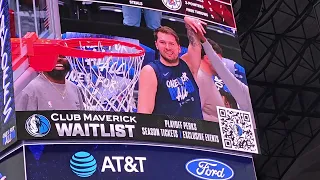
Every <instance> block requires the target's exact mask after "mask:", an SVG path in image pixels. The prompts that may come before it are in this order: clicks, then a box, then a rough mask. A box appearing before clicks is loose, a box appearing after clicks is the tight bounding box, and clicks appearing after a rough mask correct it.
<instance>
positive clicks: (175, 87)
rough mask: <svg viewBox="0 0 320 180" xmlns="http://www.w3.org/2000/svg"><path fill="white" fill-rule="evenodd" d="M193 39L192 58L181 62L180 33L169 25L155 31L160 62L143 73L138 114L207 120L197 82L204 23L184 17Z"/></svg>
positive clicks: (189, 34)
mask: <svg viewBox="0 0 320 180" xmlns="http://www.w3.org/2000/svg"><path fill="white" fill-rule="evenodd" d="M184 20H185V23H186V28H187V34H188V39H189V47H188V52H187V55H186V56H188V58H181V59H179V53H180V51H181V49H180V44H179V37H178V35H177V33H176V32H175V31H174V30H173V29H171V28H169V27H166V26H163V27H160V28H158V29H157V30H155V32H154V36H155V45H156V48H157V49H158V50H159V53H160V60H159V61H155V62H151V63H149V64H148V65H146V66H144V67H143V68H142V70H141V73H140V79H139V93H138V113H145V114H166V115H175V116H183V117H191V118H195V119H203V116H202V111H201V102H200V96H199V89H198V85H197V83H196V79H197V73H198V72H197V71H198V69H199V66H200V60H201V57H200V55H201V44H200V40H199V37H198V36H199V35H198V34H204V33H205V30H204V28H203V27H202V25H205V23H204V22H202V21H199V20H195V19H192V18H190V17H185V18H184Z"/></svg>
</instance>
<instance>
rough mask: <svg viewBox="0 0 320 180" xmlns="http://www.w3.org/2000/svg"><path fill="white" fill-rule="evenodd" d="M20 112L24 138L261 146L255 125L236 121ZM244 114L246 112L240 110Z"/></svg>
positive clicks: (250, 148) (246, 148) (242, 147)
mask: <svg viewBox="0 0 320 180" xmlns="http://www.w3.org/2000/svg"><path fill="white" fill-rule="evenodd" d="M221 110H226V109H221ZM17 115H18V119H17V122H18V124H17V127H18V130H19V134H18V139H20V140H82V141H86V140H87V141H126V142H130V141H133V142H146V143H163V144H167V145H184V146H198V147H208V148H215V149H226V150H236V151H241V152H247V153H258V150H259V149H258V146H257V143H256V133H255V131H254V129H253V128H251V129H248V128H247V127H245V126H238V125H236V124H233V126H232V125H231V124H228V125H224V124H222V125H221V126H219V124H218V123H212V122H207V121H199V120H194V119H191V118H179V117H175V116H168V115H163V116H156V115H145V114H136V113H112V112H80V111H54V112H48V111H42V112H41V111H40V112H17ZM241 116H245V114H240V113H239V114H238V117H241ZM225 124H227V122H225ZM221 132H223V133H221Z"/></svg>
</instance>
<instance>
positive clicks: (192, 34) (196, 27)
mask: <svg viewBox="0 0 320 180" xmlns="http://www.w3.org/2000/svg"><path fill="white" fill-rule="evenodd" d="M184 21H185V23H186V28H187V35H188V39H189V46H188V52H187V53H186V54H185V55H184V56H182V57H181V59H182V60H184V61H186V63H187V64H188V66H189V68H190V70H191V72H192V74H193V76H194V77H195V78H196V77H197V74H198V70H199V67H200V62H201V43H200V39H199V36H203V35H204V34H205V33H206V32H205V30H204V28H203V25H206V23H204V22H202V21H200V20H197V19H194V18H191V17H187V16H186V17H185V18H184Z"/></svg>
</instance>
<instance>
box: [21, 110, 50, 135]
mask: <svg viewBox="0 0 320 180" xmlns="http://www.w3.org/2000/svg"><path fill="white" fill-rule="evenodd" d="M25 128H26V131H27V132H28V133H29V134H30V135H31V136H33V137H44V136H46V135H47V134H48V133H49V132H50V128H51V125H50V121H49V120H48V119H47V118H46V117H44V116H42V115H39V114H34V115H32V116H30V117H29V118H28V119H27V121H26V124H25Z"/></svg>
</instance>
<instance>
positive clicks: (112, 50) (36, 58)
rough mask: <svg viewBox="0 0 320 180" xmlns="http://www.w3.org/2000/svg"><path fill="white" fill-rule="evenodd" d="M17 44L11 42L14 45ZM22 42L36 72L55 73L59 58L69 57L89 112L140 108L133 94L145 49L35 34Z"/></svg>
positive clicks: (72, 73)
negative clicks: (54, 38) (40, 37)
mask: <svg viewBox="0 0 320 180" xmlns="http://www.w3.org/2000/svg"><path fill="white" fill-rule="evenodd" d="M16 41H17V40H16V39H12V40H11V42H12V44H15V43H16V44H17V42H16ZM22 41H23V42H24V44H25V45H26V46H27V56H28V57H29V63H30V66H31V67H33V68H34V69H35V70H36V71H39V70H40V71H51V70H52V69H53V68H54V67H55V64H56V62H57V59H58V56H59V55H63V56H65V57H67V59H68V61H69V63H70V65H71V69H72V70H71V72H70V74H69V75H70V76H72V77H73V80H74V81H76V84H77V86H78V87H79V88H80V90H81V92H82V94H83V97H84V104H85V109H86V110H96V111H115V112H134V110H135V109H136V105H135V102H134V96H133V94H134V88H135V86H136V83H137V81H138V78H139V74H140V70H141V66H142V62H143V60H144V55H145V50H144V49H143V48H142V47H140V46H138V45H135V44H131V43H128V42H122V41H118V40H110V39H103V38H74V39H67V40H43V39H42V40H41V39H37V38H34V34H32V35H31V36H30V37H29V38H23V40H22ZM30 41H31V43H30ZM19 42H21V40H19ZM13 46H14V45H13ZM46 59H50V60H49V61H50V62H48V60H46ZM45 66H46V67H45Z"/></svg>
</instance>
